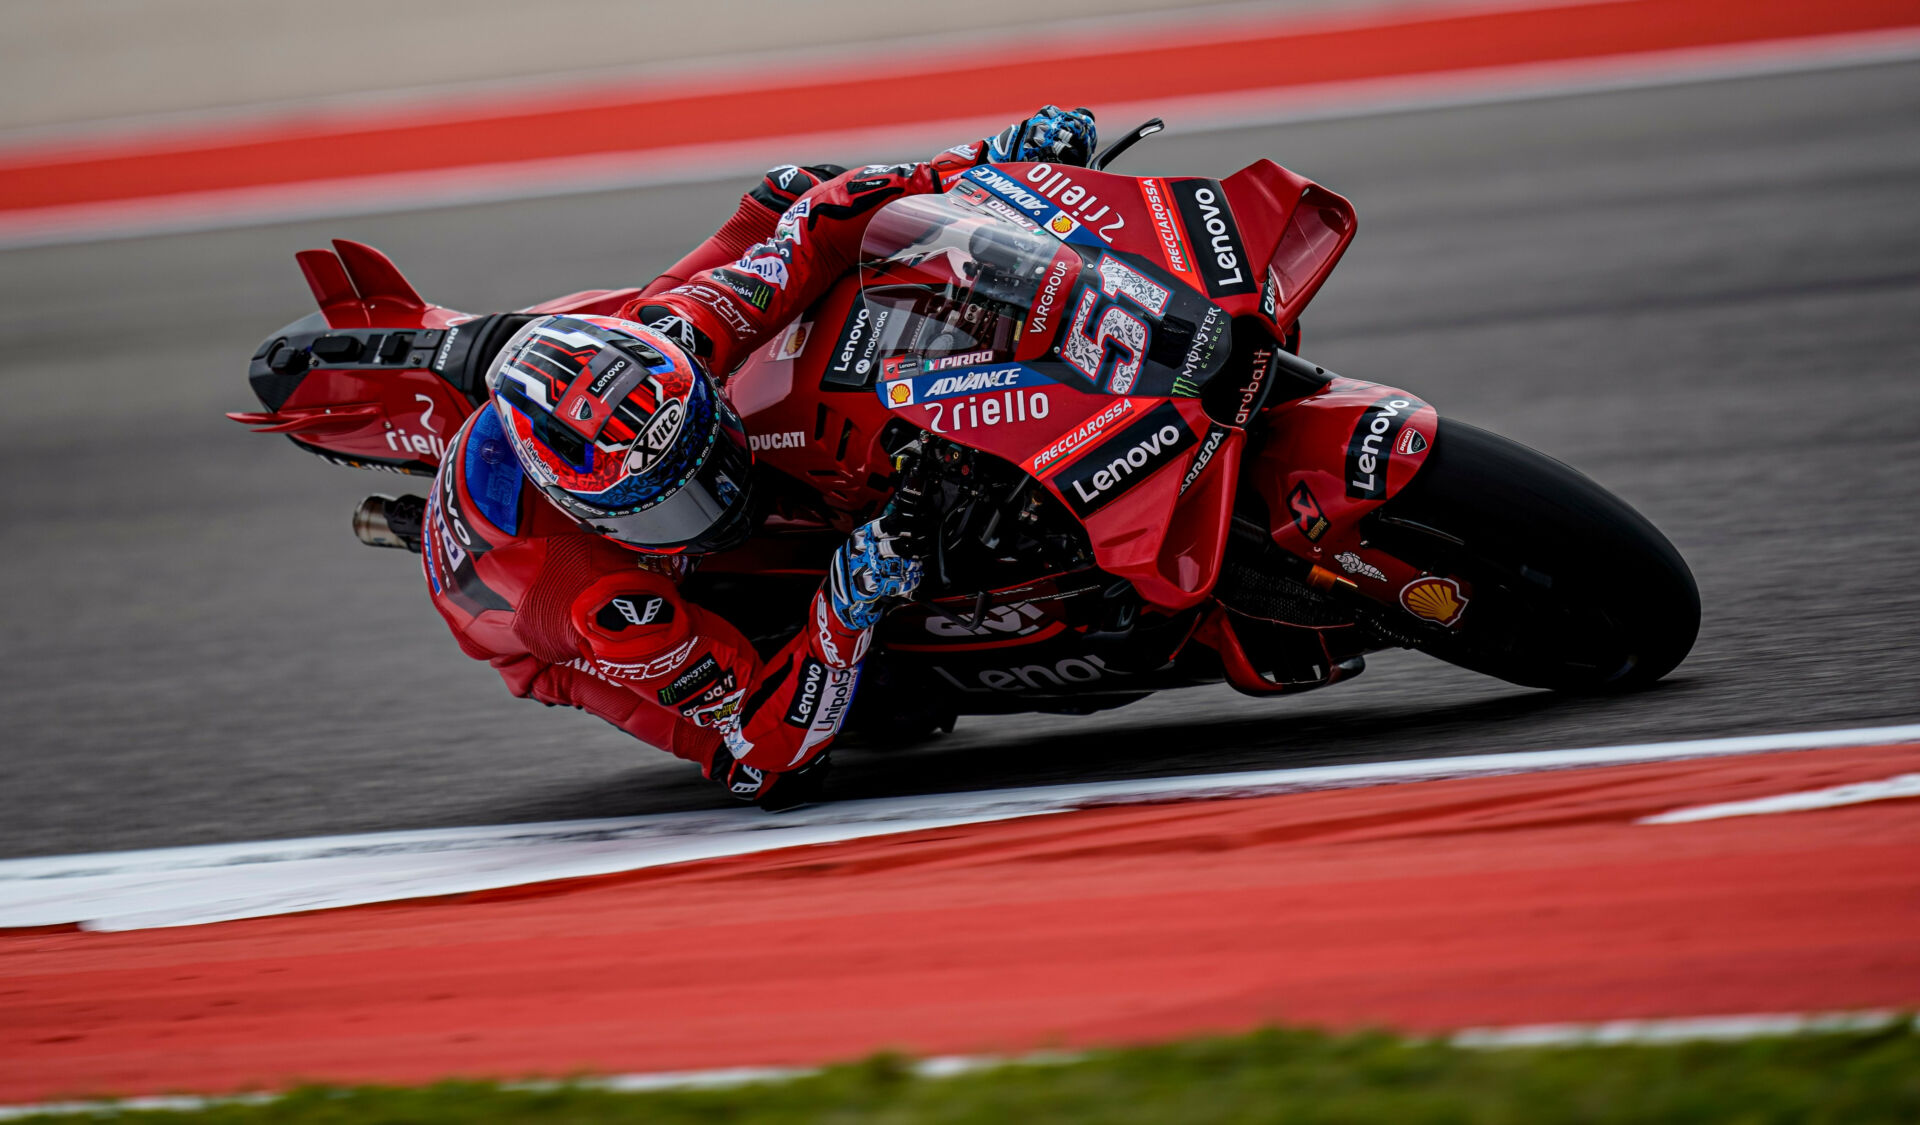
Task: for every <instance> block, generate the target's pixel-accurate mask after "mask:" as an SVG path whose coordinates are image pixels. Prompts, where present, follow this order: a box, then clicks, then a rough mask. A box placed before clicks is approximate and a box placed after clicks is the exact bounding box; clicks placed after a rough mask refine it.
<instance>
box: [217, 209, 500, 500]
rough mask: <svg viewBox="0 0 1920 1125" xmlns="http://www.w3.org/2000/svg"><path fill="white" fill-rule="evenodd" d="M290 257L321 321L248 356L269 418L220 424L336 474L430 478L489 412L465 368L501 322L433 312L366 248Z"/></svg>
mask: <svg viewBox="0 0 1920 1125" xmlns="http://www.w3.org/2000/svg"><path fill="white" fill-rule="evenodd" d="M296 258H297V259H298V261H299V263H300V272H301V273H302V274H304V275H305V276H306V279H307V286H308V288H310V289H311V290H312V291H313V299H314V301H315V302H316V303H318V304H319V306H320V313H319V315H317V316H307V317H303V318H301V319H300V320H297V321H294V322H293V323H292V324H289V325H287V326H286V327H285V328H282V329H281V330H280V331H278V332H276V333H274V334H273V335H272V336H269V337H268V338H267V339H266V340H265V341H264V342H263V343H262V344H261V345H260V347H259V349H258V350H256V351H255V352H254V355H253V362H252V364H251V365H250V367H249V370H248V373H247V375H248V382H249V383H250V384H251V385H252V387H253V391H254V394H255V395H256V396H257V397H258V398H259V399H260V405H261V406H263V407H265V410H263V411H257V412H255V411H247V412H235V413H232V414H229V415H227V417H229V418H232V419H233V420H234V421H236V422H239V423H241V424H243V425H248V426H252V427H254V431H255V432H256V433H270V434H285V435H286V436H287V437H288V438H290V439H291V440H292V441H293V443H294V444H295V445H297V446H299V447H300V448H302V449H305V450H307V451H309V452H311V453H316V454H318V455H320V456H321V457H324V458H326V459H327V460H329V461H332V462H334V463H336V464H343V465H350V466H353V467H355V468H365V469H382V470H386V471H390V472H401V473H413V474H418V475H424V476H431V475H432V474H433V472H434V471H435V470H436V469H437V468H438V467H439V465H440V459H441V458H442V457H443V456H444V455H445V453H446V442H447V439H449V438H451V437H452V436H453V434H454V431H455V430H457V429H458V428H459V427H460V424H461V423H462V422H464V421H465V420H466V417H467V415H469V414H471V413H472V412H473V410H474V407H475V405H476V404H477V403H479V402H481V401H484V398H485V392H484V390H482V389H481V388H479V387H477V386H471V385H468V384H470V383H473V382H475V379H474V372H473V369H474V366H475V365H474V364H472V363H470V362H468V361H469V358H470V356H471V355H472V353H473V352H474V351H475V350H476V349H475V345H477V344H478V345H481V346H484V344H483V342H482V341H481V340H480V339H479V337H481V336H486V335H490V334H491V333H490V332H489V331H488V329H490V328H492V327H494V326H493V325H492V324H491V322H492V321H493V320H495V319H498V318H492V317H489V318H481V319H476V318H474V317H472V316H469V315H467V314H465V313H462V312H458V311H455V310H453V309H448V308H442V307H440V306H438V305H430V304H428V303H427V302H426V301H425V300H423V299H422V298H421V296H420V294H419V293H418V292H416V291H415V290H414V288H413V286H412V285H410V284H409V283H408V282H407V279H406V278H405V276H403V275H402V274H401V273H400V271H399V269H398V268H396V267H395V266H394V264H393V262H392V261H391V260H390V259H389V258H388V257H387V256H386V255H385V254H382V253H381V252H380V251H378V250H375V249H374V248H373V247H371V246H367V245H364V244H362V243H358V242H349V241H347V240H345V239H335V240H334V243H333V249H331V250H302V251H301V252H300V253H299V254H298V255H296Z"/></svg>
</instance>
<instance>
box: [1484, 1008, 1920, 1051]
mask: <svg viewBox="0 0 1920 1125" xmlns="http://www.w3.org/2000/svg"><path fill="white" fill-rule="evenodd" d="M1906 1020H1911V1021H1912V1022H1913V1024H1914V1026H1915V1027H1920V1018H1915V1017H1912V1016H1909V1015H1906V1014H1905V1013H1902V1012H1893V1011H1866V1012H1823V1013H1772V1014H1766V1015H1751V1016H1684V1017H1680V1018H1676V1019H1651V1020H1609V1021H1607V1022H1605V1023H1538V1024H1530V1025H1527V1026H1523V1027H1476V1028H1470V1029H1468V1030H1466V1031H1459V1032H1455V1033H1454V1034H1453V1035H1452V1036H1450V1037H1449V1039H1448V1041H1449V1042H1451V1043H1452V1044H1453V1045H1454V1046H1456V1047H1609V1046H1618V1045H1621V1044H1627V1043H1642V1044H1648V1043H1652V1044H1658V1043H1699V1042H1704V1041H1709V1040H1719V1041H1728V1042H1730V1041H1734V1040H1740V1039H1761V1038H1771V1037H1774V1036H1781V1035H1808V1034H1815V1033H1820V1032H1836V1031H1878V1030H1880V1029H1882V1028H1887V1027H1892V1026H1894V1025H1895V1024H1898V1023H1900V1022H1902V1021H1906Z"/></svg>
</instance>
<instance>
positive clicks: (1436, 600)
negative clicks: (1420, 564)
mask: <svg viewBox="0 0 1920 1125" xmlns="http://www.w3.org/2000/svg"><path fill="white" fill-rule="evenodd" d="M1469 600H1470V599H1468V598H1463V597H1461V596H1460V583H1458V582H1455V581H1454V580H1453V579H1451V578H1434V577H1427V578H1416V579H1414V580H1413V581H1412V582H1409V583H1407V584H1406V586H1405V587H1403V588H1402V589H1401V591H1400V604H1401V605H1402V606H1404V607H1406V611H1407V612H1408V613H1411V614H1413V615H1414V616H1415V617H1418V618H1421V619H1423V620H1426V621H1432V622H1434V623H1435V624H1439V625H1447V626H1451V625H1454V624H1455V623H1457V622H1458V621H1459V620H1460V615H1461V614H1462V613H1465V612H1466V609H1467V602H1468V601H1469Z"/></svg>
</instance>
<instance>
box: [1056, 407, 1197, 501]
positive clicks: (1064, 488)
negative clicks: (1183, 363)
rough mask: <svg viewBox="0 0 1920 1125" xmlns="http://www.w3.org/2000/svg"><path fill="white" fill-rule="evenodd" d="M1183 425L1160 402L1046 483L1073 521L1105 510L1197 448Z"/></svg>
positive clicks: (1188, 430)
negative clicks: (1051, 483)
mask: <svg viewBox="0 0 1920 1125" xmlns="http://www.w3.org/2000/svg"><path fill="white" fill-rule="evenodd" d="M1198 442H1199V439H1198V438H1196V437H1194V436H1193V430H1192V429H1190V428H1188V426H1187V421H1186V419H1184V418H1182V417H1181V416H1180V411H1179V410H1177V409H1175V408H1174V405H1173V404H1172V403H1171V402H1163V403H1161V404H1160V405H1159V406H1156V407H1154V408H1153V409H1152V410H1149V411H1147V413H1146V415H1145V416H1144V417H1142V418H1141V419H1140V420H1138V421H1136V422H1134V423H1132V424H1130V425H1128V426H1127V427H1126V428H1125V429H1123V430H1121V431H1120V432H1119V433H1117V434H1115V435H1114V436H1113V437H1111V438H1109V439H1108V440H1107V441H1106V442H1105V443H1103V444H1102V445H1100V446H1099V447H1098V448H1096V449H1093V450H1092V451H1090V452H1088V453H1086V454H1085V455H1084V456H1082V457H1081V458H1080V459H1079V460H1077V461H1075V462H1074V463H1073V464H1071V465H1068V466H1067V467H1066V468H1064V469H1061V470H1060V471H1059V472H1058V473H1056V474H1055V475H1054V476H1053V478H1052V482H1053V485H1054V487H1055V488H1058V489H1059V490H1060V495H1061V496H1062V497H1063V498H1064V499H1065V500H1066V502H1067V507H1069V508H1071V509H1073V512H1074V514H1075V515H1077V516H1081V517H1085V516H1088V515H1090V514H1092V513H1094V512H1097V511H1099V510H1100V509H1101V508H1104V507H1106V506H1107V505H1108V504H1111V503H1112V502H1113V501H1114V500H1116V499H1118V498H1119V497H1120V496H1122V495H1123V494H1125V493H1126V492H1128V491H1129V490H1130V489H1132V488H1133V487H1134V486H1135V485H1137V484H1139V483H1140V482H1141V481H1144V480H1146V479H1147V478H1148V477H1150V476H1152V475H1153V474H1154V472H1155V471H1157V470H1158V469H1160V468H1162V467H1163V466H1166V465H1169V464H1172V463H1173V462H1174V461H1176V460H1178V459H1179V458H1180V456H1181V454H1183V453H1185V452H1186V451H1187V450H1189V449H1191V448H1193V446H1195V445H1196V444H1198Z"/></svg>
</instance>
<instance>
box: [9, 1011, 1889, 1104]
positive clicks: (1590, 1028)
mask: <svg viewBox="0 0 1920 1125" xmlns="http://www.w3.org/2000/svg"><path fill="white" fill-rule="evenodd" d="M1907 1020H1911V1021H1912V1022H1913V1024H1914V1026H1915V1027H1916V1028H1920V1018H1914V1017H1910V1016H1908V1015H1906V1014H1905V1013H1901V1012H1892V1011H1862V1012H1822V1013H1807V1014H1794V1013H1773V1014H1765V1015H1747V1016H1681V1017H1677V1018H1670V1019H1645V1020H1610V1021H1608V1022H1606V1023H1543V1024H1526V1025H1522V1026H1518V1027H1481V1028H1471V1029H1469V1030H1466V1031H1459V1032H1455V1033H1453V1034H1452V1035H1449V1036H1445V1037H1444V1038H1445V1041H1446V1042H1448V1043H1450V1044H1452V1045H1453V1046H1456V1047H1467V1048H1472V1049H1502V1048H1515V1047H1593V1046H1624V1045H1628V1044H1663V1043H1696V1042H1703V1041H1721V1042H1732V1041H1738V1040H1742V1039H1759V1038H1773V1037H1778V1036H1788V1035H1819V1034H1833V1033H1836V1032H1850V1031H1878V1030H1881V1029H1883V1028H1890V1027H1893V1026H1895V1025H1897V1024H1899V1023H1901V1022H1902V1021H1907ZM1086 1057H1087V1056H1086V1055H1085V1054H1083V1053H1080V1052H1075V1051H1041V1052H1036V1053H1034V1054H1031V1055H1017V1056H1014V1057H1012V1058H1007V1057H1003V1056H995V1055H941V1056H936V1057H934V1058H928V1059H919V1060H916V1061H914V1062H912V1063H910V1064H908V1069H910V1070H911V1071H912V1072H913V1073H914V1074H915V1075H917V1076H919V1077H921V1078H931V1079H941V1078H952V1077H955V1076H958V1075H962V1074H974V1073H978V1072H980V1071H983V1070H994V1069H997V1068H1000V1067H1012V1066H1064V1065H1067V1064H1069V1063H1075V1062H1079V1061H1080V1060H1081V1059H1084V1058H1086ZM824 1069H825V1068H823V1067H780V1066H736V1067H722V1068H718V1069H714V1070H681V1071H666V1072H658V1073H653V1074H615V1075H609V1076H607V1077H604V1078H593V1077H586V1078H580V1079H577V1080H574V1081H572V1082H566V1083H562V1082H512V1083H503V1084H502V1088H503V1089H507V1090H557V1089H564V1088H566V1087H567V1086H575V1087H581V1088H585V1089H589V1090H609V1091H612V1092H614V1093H621V1094H641V1093H649V1092H652V1091H656V1090H727V1089H737V1088H739V1087H741V1086H755V1085H762V1084H766V1083H777V1082H791V1081H793V1080H795V1079H797V1078H810V1077H812V1076H814V1075H816V1074H820V1073H821V1072H822V1071H823V1070H824ZM284 1096H285V1095H282V1094H229V1095H214V1096H208V1097H195V1096H192V1095H180V1094H169V1095H160V1096H153V1097H142V1098H122V1099H117V1100H113V1101H85V1102H42V1103H40V1104H38V1105H7V1106H0V1121H12V1120H17V1119H19V1118H22V1117H31V1116H34V1115H35V1114H49V1115H51V1114H76V1115H77V1114H89V1115H102V1116H105V1115H111V1114H115V1113H127V1112H132V1111H135V1110H173V1111H176V1112H181V1113H187V1112H193V1111H197V1110H205V1109H213V1108H215V1107H218V1106H226V1105H264V1104H267V1103H269V1102H273V1101H277V1100H279V1099H280V1098H281V1097H284Z"/></svg>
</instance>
